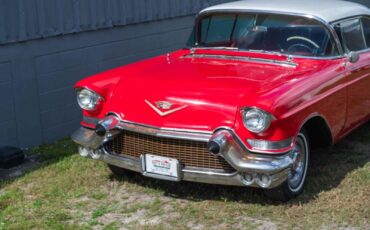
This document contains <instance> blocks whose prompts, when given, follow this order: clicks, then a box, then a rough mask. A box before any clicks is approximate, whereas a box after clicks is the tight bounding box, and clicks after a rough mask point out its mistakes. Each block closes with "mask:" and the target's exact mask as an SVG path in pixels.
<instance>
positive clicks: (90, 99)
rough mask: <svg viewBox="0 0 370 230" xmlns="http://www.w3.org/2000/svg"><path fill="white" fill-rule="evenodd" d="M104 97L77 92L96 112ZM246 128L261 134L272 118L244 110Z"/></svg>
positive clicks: (80, 100) (83, 105)
mask: <svg viewBox="0 0 370 230" xmlns="http://www.w3.org/2000/svg"><path fill="white" fill-rule="evenodd" d="M101 99H102V97H101V96H100V95H99V94H97V93H95V92H94V91H92V90H90V89H87V88H82V89H79V90H77V102H78V104H79V105H80V107H81V108H82V109H85V110H88V111H92V110H95V109H96V108H97V106H98V104H99V101H100V100H101ZM242 116H243V123H244V126H245V127H246V128H247V129H248V130H249V131H251V132H253V133H261V132H263V131H265V130H267V129H268V128H269V127H270V123H271V120H272V116H271V115H270V114H269V113H267V112H265V111H263V110H261V109H258V108H245V109H243V110H242Z"/></svg>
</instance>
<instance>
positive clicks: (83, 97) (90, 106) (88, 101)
mask: <svg viewBox="0 0 370 230" xmlns="http://www.w3.org/2000/svg"><path fill="white" fill-rule="evenodd" d="M100 98H101V97H100V96H99V95H98V94H97V93H95V92H94V91H92V90H89V89H81V90H79V91H78V92H77V102H78V104H79V105H80V107H81V108H82V109H85V110H89V111H91V110H94V109H96V107H97V106H98V103H99V100H100Z"/></svg>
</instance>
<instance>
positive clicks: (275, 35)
mask: <svg viewBox="0 0 370 230" xmlns="http://www.w3.org/2000/svg"><path fill="white" fill-rule="evenodd" d="M196 28H197V29H198V31H197V32H195V29H194V30H193V34H192V36H191V38H190V40H189V42H188V45H189V46H191V47H218V48H221V47H222V48H230V49H232V48H234V49H243V50H253V51H265V52H280V53H286V54H293V55H303V56H318V57H320V56H334V55H337V54H338V52H337V48H336V46H335V42H333V39H332V37H331V36H330V33H329V32H328V31H327V29H326V28H325V27H324V26H323V25H321V24H320V23H318V22H316V21H314V20H310V19H307V18H303V17H296V16H288V15H275V14H246V13H242V14H235V13H233V14H212V15H208V16H206V17H203V18H201V19H200V20H199V25H198V26H196Z"/></svg>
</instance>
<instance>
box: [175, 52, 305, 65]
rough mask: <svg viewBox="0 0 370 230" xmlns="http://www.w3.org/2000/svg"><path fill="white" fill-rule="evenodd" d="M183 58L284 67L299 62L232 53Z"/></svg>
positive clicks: (190, 55)
mask: <svg viewBox="0 0 370 230" xmlns="http://www.w3.org/2000/svg"><path fill="white" fill-rule="evenodd" d="M182 58H213V59H228V60H234V61H246V62H257V63H268V64H274V65H280V66H284V67H297V66H298V64H297V63H294V62H289V61H277V60H274V59H265V58H253V57H241V56H231V55H218V54H188V55H184V56H182Z"/></svg>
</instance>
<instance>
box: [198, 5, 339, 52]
mask: <svg viewBox="0 0 370 230" xmlns="http://www.w3.org/2000/svg"><path fill="white" fill-rule="evenodd" d="M214 13H267V14H279V15H290V16H298V17H303V18H307V19H311V20H315V21H317V22H319V23H321V24H322V25H323V26H324V27H325V28H326V29H328V32H329V33H330V34H331V35H332V37H333V38H334V41H335V43H336V46H337V49H338V51H339V54H340V55H339V56H340V57H344V56H345V51H344V49H343V47H342V44H341V42H340V40H339V37H338V34H337V33H336V32H335V29H334V27H333V25H332V24H331V22H327V21H325V20H324V19H322V18H320V17H317V16H315V15H310V14H299V13H294V12H282V11H266V10H207V11H203V12H200V13H199V14H198V15H197V16H196V19H195V43H196V44H198V43H199V41H198V39H199V37H198V36H197V31H199V27H198V26H199V21H200V19H201V18H202V17H204V16H207V15H210V14H214ZM291 56H293V57H295V55H291ZM337 56H338V55H335V56H328V57H322V58H323V59H325V58H328V59H333V58H334V57H337ZM302 57H306V58H313V57H308V56H302ZM320 58H321V57H320Z"/></svg>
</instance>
